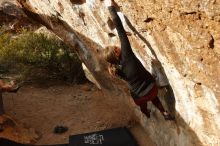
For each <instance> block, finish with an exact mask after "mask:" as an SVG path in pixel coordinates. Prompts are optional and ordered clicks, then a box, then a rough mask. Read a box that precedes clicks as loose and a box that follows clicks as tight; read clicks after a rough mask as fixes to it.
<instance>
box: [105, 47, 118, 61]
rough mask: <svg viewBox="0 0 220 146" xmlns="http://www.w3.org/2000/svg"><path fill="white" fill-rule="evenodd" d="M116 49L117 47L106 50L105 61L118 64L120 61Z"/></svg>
mask: <svg viewBox="0 0 220 146" xmlns="http://www.w3.org/2000/svg"><path fill="white" fill-rule="evenodd" d="M116 47H117V46H108V47H106V48H105V50H104V53H103V57H104V59H105V60H106V61H107V62H109V63H111V64H117V63H118V61H119V60H118V57H117V55H116V54H115V48H116Z"/></svg>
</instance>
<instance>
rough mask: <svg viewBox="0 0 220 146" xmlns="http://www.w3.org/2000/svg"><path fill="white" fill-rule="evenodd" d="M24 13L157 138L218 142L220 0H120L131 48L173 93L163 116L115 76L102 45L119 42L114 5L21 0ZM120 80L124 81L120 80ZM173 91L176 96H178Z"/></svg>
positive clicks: (183, 144)
mask: <svg viewBox="0 0 220 146" xmlns="http://www.w3.org/2000/svg"><path fill="white" fill-rule="evenodd" d="M19 2H20V4H21V6H22V7H23V9H24V11H25V12H26V14H27V15H28V16H29V17H30V18H32V19H35V20H36V21H38V22H40V23H41V24H43V25H45V26H46V27H47V28H48V29H50V30H51V31H53V32H54V33H55V34H56V35H58V36H59V37H60V38H61V39H63V40H64V41H65V42H66V43H67V44H69V45H70V46H71V47H72V48H73V49H75V50H76V51H77V52H78V53H79V55H80V57H81V59H82V61H83V62H84V63H85V65H86V66H87V68H88V69H89V70H90V71H91V73H92V74H93V76H94V78H95V79H96V80H97V82H98V84H99V85H100V86H101V88H102V89H103V90H104V91H105V92H108V93H111V94H113V93H114V94H113V95H114V96H118V97H114V98H119V102H123V101H126V102H127V103H128V105H129V106H130V107H132V108H134V111H135V114H136V116H137V119H138V120H139V122H140V123H141V124H142V126H143V127H144V128H145V130H146V131H147V132H148V133H149V135H150V137H151V138H152V139H153V140H154V141H155V143H157V145H160V146H164V145H167V146H168V145H170V146H174V145H178V146H186V145H187V146H190V145H196V146H198V145H204V146H207V145H220V132H219V131H220V107H219V104H220V77H219V75H220V35H219V34H220V1H219V0H206V1H205V0H181V1H178V0H157V1H155V0H148V1H146V0H138V1H134V0H130V1H127V0H115V2H116V3H117V4H118V5H119V6H121V12H122V13H123V14H124V15H123V14H122V13H119V14H120V17H121V19H122V21H123V24H124V26H125V29H126V31H128V32H130V35H129V39H130V41H131V45H132V47H133V51H134V52H135V54H136V55H137V57H138V58H139V59H140V60H141V62H142V63H143V65H144V66H145V67H146V69H148V70H149V71H150V72H152V73H153V74H154V75H155V76H156V77H157V81H158V84H159V85H161V86H165V85H168V84H169V85H170V86H168V87H167V91H169V92H170V93H173V95H174V96H173V98H171V97H172V96H169V97H166V96H165V97H164V98H163V99H164V101H165V102H164V104H165V103H166V105H167V108H169V109H170V110H171V112H172V113H174V114H176V122H175V123H174V122H166V121H164V119H163V118H162V116H161V115H160V114H159V112H158V111H157V110H155V109H154V108H153V107H152V109H151V110H152V117H151V119H147V118H145V117H144V116H143V115H142V114H141V112H140V111H139V108H137V107H136V106H135V105H134V103H133V102H132V99H131V98H130V97H129V96H128V94H126V92H125V90H126V89H127V88H126V89H124V87H126V86H124V85H125V84H123V83H121V81H118V80H117V79H114V78H112V77H110V76H109V75H108V73H107V71H106V62H104V61H103V60H102V58H101V57H100V56H101V53H100V52H101V51H102V50H103V49H104V48H105V47H106V46H108V45H115V44H116V45H119V40H118V37H117V33H116V30H115V29H111V27H110V26H111V25H110V24H111V21H110V20H109V18H108V17H109V13H108V11H107V9H106V8H105V6H104V3H103V1H101V0H100V1H98V0H81V1H80V0H77V1H76V0H41V1H35V0H19ZM116 83H120V85H116ZM174 97H175V98H174Z"/></svg>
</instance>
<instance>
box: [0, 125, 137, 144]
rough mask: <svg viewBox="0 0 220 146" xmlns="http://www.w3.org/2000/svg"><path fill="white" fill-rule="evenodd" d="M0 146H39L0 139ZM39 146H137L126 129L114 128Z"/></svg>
mask: <svg viewBox="0 0 220 146" xmlns="http://www.w3.org/2000/svg"><path fill="white" fill-rule="evenodd" d="M0 146H40V145H28V144H21V143H17V142H14V141H11V140H8V139H5V138H0ZM41 146H137V144H136V142H135V140H134V138H133V136H132V135H131V133H130V132H129V130H128V129H126V128H115V129H109V130H103V131H98V132H92V133H86V134H79V135H73V136H70V138H69V144H57V145H56V144H55V145H41Z"/></svg>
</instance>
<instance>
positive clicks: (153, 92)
mask: <svg viewBox="0 0 220 146" xmlns="http://www.w3.org/2000/svg"><path fill="white" fill-rule="evenodd" d="M157 93H158V88H157V85H156V84H155V85H154V86H153V88H152V89H151V90H150V91H149V93H148V94H147V95H145V96H143V97H140V98H138V99H135V100H134V102H135V103H136V104H137V105H142V104H143V103H146V102H147V101H152V100H153V99H154V98H155V97H157Z"/></svg>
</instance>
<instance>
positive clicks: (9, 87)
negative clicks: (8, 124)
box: [0, 79, 21, 132]
mask: <svg viewBox="0 0 220 146" xmlns="http://www.w3.org/2000/svg"><path fill="white" fill-rule="evenodd" d="M20 87H21V86H19V85H18V84H17V85H15V83H14V82H13V81H11V82H10V83H5V82H4V81H3V80H1V79H0V117H1V116H3V115H4V114H5V111H4V105H3V99H2V93H3V92H13V93H16V92H17V91H18V89H19V88H20ZM3 130H4V128H3V123H0V132H2V131H3Z"/></svg>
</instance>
